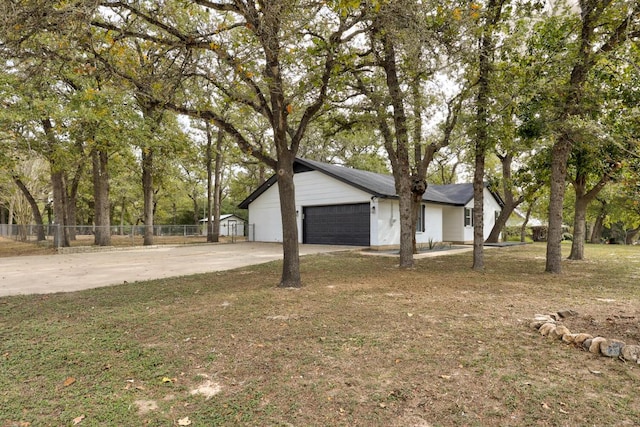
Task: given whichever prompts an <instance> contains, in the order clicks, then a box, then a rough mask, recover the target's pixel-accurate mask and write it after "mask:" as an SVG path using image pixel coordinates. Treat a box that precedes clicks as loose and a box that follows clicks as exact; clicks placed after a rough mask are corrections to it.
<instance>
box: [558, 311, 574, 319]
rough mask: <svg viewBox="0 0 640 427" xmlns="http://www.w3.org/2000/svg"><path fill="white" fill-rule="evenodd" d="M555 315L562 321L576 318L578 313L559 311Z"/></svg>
mask: <svg viewBox="0 0 640 427" xmlns="http://www.w3.org/2000/svg"><path fill="white" fill-rule="evenodd" d="M557 314H558V316H560V318H562V319H564V318H565V317H572V316H577V315H578V312H576V311H573V310H560V311H559V312H558V313H557Z"/></svg>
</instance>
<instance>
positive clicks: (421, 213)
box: [416, 205, 426, 233]
mask: <svg viewBox="0 0 640 427" xmlns="http://www.w3.org/2000/svg"><path fill="white" fill-rule="evenodd" d="M425 208H426V207H425V205H420V209H418V220H417V221H416V232H418V233H421V232H423V231H425V230H426V228H425V218H424V217H425Z"/></svg>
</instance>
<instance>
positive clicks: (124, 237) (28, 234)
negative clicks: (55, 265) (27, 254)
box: [0, 223, 255, 247]
mask: <svg viewBox="0 0 640 427" xmlns="http://www.w3.org/2000/svg"><path fill="white" fill-rule="evenodd" d="M107 228H108V230H109V231H108V232H109V236H110V240H111V246H142V245H143V244H144V236H145V230H146V227H145V226H144V225H123V226H117V225H116V226H111V227H107ZM101 229H102V227H96V226H92V225H76V226H72V227H62V226H58V225H56V224H48V225H43V226H38V225H35V224H27V225H19V224H18V225H16V224H0V237H1V238H4V239H10V240H14V241H19V242H24V243H33V244H38V245H42V246H60V245H61V242H63V241H64V239H63V235H64V233H65V232H66V234H67V235H68V236H69V240H70V242H71V246H72V247H74V246H92V245H93V244H94V242H95V235H96V233H97V232H99V231H100V230H101ZM151 232H152V238H151V239H152V241H153V244H154V245H179V244H192V243H206V242H207V229H206V224H205V225H154V226H153V227H152V230H151ZM222 232H224V233H222ZM253 236H255V232H254V226H253V224H245V223H237V224H233V226H229V227H228V228H225V230H221V235H220V236H219V240H220V242H222V243H235V242H240V241H244V240H254V239H253Z"/></svg>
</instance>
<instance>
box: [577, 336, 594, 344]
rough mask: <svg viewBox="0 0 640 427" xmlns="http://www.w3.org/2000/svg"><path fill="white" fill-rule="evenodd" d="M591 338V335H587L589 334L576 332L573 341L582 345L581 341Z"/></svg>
mask: <svg viewBox="0 0 640 427" xmlns="http://www.w3.org/2000/svg"><path fill="white" fill-rule="evenodd" d="M591 338H593V335H589V334H584V333H582V334H578V335H576V337H575V339H574V340H573V342H574V343H576V344H577V345H582V343H584V342H585V341H586V340H588V339H591Z"/></svg>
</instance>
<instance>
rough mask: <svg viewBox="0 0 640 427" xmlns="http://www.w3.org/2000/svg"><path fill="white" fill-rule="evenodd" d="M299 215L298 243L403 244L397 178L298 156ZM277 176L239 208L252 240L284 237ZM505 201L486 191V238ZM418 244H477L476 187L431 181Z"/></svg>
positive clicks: (386, 246)
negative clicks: (246, 218)
mask: <svg viewBox="0 0 640 427" xmlns="http://www.w3.org/2000/svg"><path fill="white" fill-rule="evenodd" d="M294 173H295V175H294V185H295V192H296V194H295V197H296V214H297V217H298V230H299V233H298V234H299V236H300V243H312V244H313V243H315V244H332V245H352V246H369V247H371V248H372V249H375V250H384V249H391V248H396V247H398V245H399V244H400V221H399V218H400V211H399V204H398V196H397V195H396V191H395V183H394V179H393V176H391V175H383V174H378V173H373V172H368V171H363V170H358V169H353V168H348V167H344V166H338V165H331V164H327V163H322V162H317V161H312V160H305V159H300V158H299V159H296V161H295V163H294ZM276 183H277V176H276V175H274V176H272V177H271V178H269V179H268V180H267V181H266V182H265V183H264V184H262V185H261V186H260V187H258V189H256V190H255V191H254V192H253V193H251V195H249V197H247V198H246V199H245V200H244V201H243V202H242V203H240V205H239V207H240V208H243V209H248V210H249V224H251V226H252V227H254V228H253V232H252V236H251V237H252V240H256V241H263V242H281V241H282V221H281V219H280V203H279V194H278V186H277V185H275V184H276ZM502 206H503V202H502V199H501V198H500V197H499V196H498V195H497V194H496V193H494V192H493V191H491V190H490V189H489V188H488V187H486V186H485V189H484V237H485V239H486V238H487V237H488V235H489V233H490V232H491V229H492V228H493V225H494V223H495V220H496V218H497V217H498V215H499V213H500V210H501V209H502ZM417 225H418V226H417V229H416V242H417V243H418V244H426V243H429V242H432V243H437V242H452V243H471V242H473V185H472V184H450V185H431V184H430V185H429V186H428V189H427V192H426V193H425V194H424V196H423V203H422V206H421V208H420V216H419V218H418V224H417Z"/></svg>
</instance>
